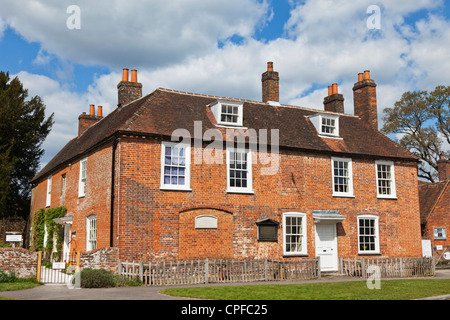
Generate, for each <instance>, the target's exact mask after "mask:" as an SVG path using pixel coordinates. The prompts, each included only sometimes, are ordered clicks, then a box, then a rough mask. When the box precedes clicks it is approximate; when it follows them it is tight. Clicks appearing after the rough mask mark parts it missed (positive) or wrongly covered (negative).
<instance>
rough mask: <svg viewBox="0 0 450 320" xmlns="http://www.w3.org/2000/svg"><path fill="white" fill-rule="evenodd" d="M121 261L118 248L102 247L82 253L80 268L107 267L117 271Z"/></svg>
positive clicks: (106, 268)
mask: <svg viewBox="0 0 450 320" xmlns="http://www.w3.org/2000/svg"><path fill="white" fill-rule="evenodd" d="M118 262H119V249H118V248H100V249H95V250H91V251H89V252H82V253H81V254H80V268H81V269H86V268H91V269H105V270H109V271H112V272H115V271H116V269H117V264H118Z"/></svg>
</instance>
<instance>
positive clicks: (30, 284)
mask: <svg viewBox="0 0 450 320" xmlns="http://www.w3.org/2000/svg"><path fill="white" fill-rule="evenodd" d="M40 285H41V284H40V283H39V282H36V281H18V282H11V283H8V282H7V283H0V292H1V291H15V290H23V289H31V288H35V287H38V286H40ZM0 299H2V298H1V297H0Z"/></svg>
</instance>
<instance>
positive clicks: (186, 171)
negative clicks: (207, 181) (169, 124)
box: [161, 142, 191, 190]
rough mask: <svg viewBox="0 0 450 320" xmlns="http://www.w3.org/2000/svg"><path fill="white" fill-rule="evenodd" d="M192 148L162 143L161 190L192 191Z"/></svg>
mask: <svg viewBox="0 0 450 320" xmlns="http://www.w3.org/2000/svg"><path fill="white" fill-rule="evenodd" d="M190 166H191V146H190V144H186V143H174V142H162V144H161V189H171V190H190Z"/></svg>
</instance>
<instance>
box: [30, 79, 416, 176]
mask: <svg viewBox="0 0 450 320" xmlns="http://www.w3.org/2000/svg"><path fill="white" fill-rule="evenodd" d="M218 99H225V100H231V101H239V102H243V103H244V107H243V126H244V127H247V128H252V129H255V130H256V132H258V130H259V129H266V130H267V132H268V134H267V136H268V138H270V136H271V133H270V130H271V129H278V130H279V144H280V148H283V147H285V148H295V149H301V150H305V151H312V152H326V153H337V154H345V155H359V156H369V157H372V158H391V159H402V160H405V161H417V160H418V159H417V158H416V157H415V156H413V155H412V154H411V153H410V152H408V151H407V150H405V149H403V148H401V147H400V146H399V145H398V144H396V143H394V142H393V141H392V140H390V139H389V138H388V137H386V136H385V135H383V134H382V133H380V132H379V131H377V130H375V129H373V128H371V127H368V126H366V125H365V124H364V122H363V121H362V120H361V119H360V118H358V117H355V116H353V115H346V114H340V118H339V127H340V128H339V136H340V138H341V139H332V138H323V137H319V136H318V134H317V131H316V129H315V127H314V125H313V124H312V123H311V122H310V121H309V119H308V118H307V116H310V115H313V114H316V113H317V112H325V111H320V110H314V109H308V108H302V107H296V106H273V105H269V104H267V103H263V102H256V101H250V100H242V99H230V98H223V97H217V96H209V95H201V94H193V93H186V92H179V91H174V90H168V89H162V88H160V89H157V90H155V91H154V92H152V93H151V94H149V95H147V96H144V97H142V98H141V99H138V100H136V101H133V102H132V103H130V104H128V105H126V106H123V107H121V108H117V109H115V110H114V111H113V112H111V113H110V114H109V115H108V116H106V117H105V118H103V119H102V120H101V121H99V122H97V123H96V124H95V125H93V126H92V127H90V128H89V129H87V130H86V131H85V132H84V133H83V134H82V135H81V136H80V137H76V138H74V139H72V140H71V141H70V142H69V143H68V144H67V145H66V146H65V147H64V148H63V149H62V150H61V151H60V152H59V153H58V154H57V155H56V156H55V157H54V158H53V159H52V160H51V161H50V162H49V163H48V164H47V165H46V166H45V167H44V168H43V169H42V170H41V171H40V172H39V173H38V174H37V175H36V177H34V178H33V181H34V182H35V181H37V180H40V179H42V178H43V177H46V176H47V175H49V174H51V172H53V171H55V169H57V168H58V167H60V166H61V165H64V164H65V163H67V162H68V161H73V159H75V158H77V157H80V156H81V155H83V154H84V153H86V152H87V151H88V150H91V149H92V148H94V147H95V146H97V145H98V144H99V143H102V142H103V141H105V140H107V139H109V138H111V137H112V136H113V135H114V133H117V132H120V133H123V132H125V133H126V132H130V133H142V134H156V135H163V136H168V137H170V136H171V135H172V133H173V131H174V130H176V129H180V128H183V129H187V130H188V131H189V132H190V134H191V136H192V137H194V121H201V122H202V133H204V132H205V131H206V130H208V129H213V128H216V126H215V123H213V121H212V120H211V119H212V117H211V115H210V114H208V112H207V109H208V108H207V105H210V104H211V103H214V102H215V101H217V100H218ZM222 131H224V130H222Z"/></svg>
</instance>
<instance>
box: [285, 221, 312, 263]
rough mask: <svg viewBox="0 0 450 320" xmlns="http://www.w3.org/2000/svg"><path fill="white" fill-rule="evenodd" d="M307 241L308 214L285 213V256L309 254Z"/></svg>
mask: <svg viewBox="0 0 450 320" xmlns="http://www.w3.org/2000/svg"><path fill="white" fill-rule="evenodd" d="M306 239H307V237H306V214H304V213H298V212H287V213H283V255H304V254H307V253H308V249H307V241H306Z"/></svg>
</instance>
